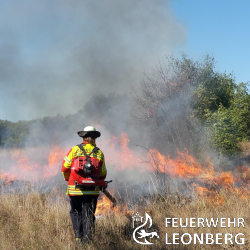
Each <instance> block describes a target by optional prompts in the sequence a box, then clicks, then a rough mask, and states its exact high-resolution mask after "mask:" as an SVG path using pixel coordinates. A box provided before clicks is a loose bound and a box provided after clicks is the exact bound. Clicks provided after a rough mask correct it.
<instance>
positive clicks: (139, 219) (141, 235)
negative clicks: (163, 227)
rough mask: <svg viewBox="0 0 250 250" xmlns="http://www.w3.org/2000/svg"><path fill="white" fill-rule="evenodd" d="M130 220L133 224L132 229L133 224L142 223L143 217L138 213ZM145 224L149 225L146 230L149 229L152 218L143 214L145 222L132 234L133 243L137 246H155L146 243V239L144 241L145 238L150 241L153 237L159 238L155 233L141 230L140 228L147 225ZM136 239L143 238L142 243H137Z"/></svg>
mask: <svg viewBox="0 0 250 250" xmlns="http://www.w3.org/2000/svg"><path fill="white" fill-rule="evenodd" d="M132 218H133V222H132V223H133V228H134V227H135V222H141V223H143V217H142V216H140V215H139V213H138V212H137V213H136V214H135V216H133V217H132ZM147 223H149V226H148V228H150V227H151V226H152V224H153V223H152V218H151V217H150V215H149V214H148V213H146V212H145V222H144V223H143V224H142V225H140V226H138V227H137V228H136V229H135V230H134V232H133V239H134V241H135V242H137V243H139V244H142V245H152V244H155V243H151V242H149V241H147V239H146V238H147V237H149V238H150V239H152V238H154V237H156V238H159V235H158V234H157V232H146V231H145V230H144V229H141V228H142V227H145V226H146V225H147ZM139 229H140V231H139ZM136 237H137V238H138V239H142V238H144V242H142V241H139V240H138V239H137V238H136Z"/></svg>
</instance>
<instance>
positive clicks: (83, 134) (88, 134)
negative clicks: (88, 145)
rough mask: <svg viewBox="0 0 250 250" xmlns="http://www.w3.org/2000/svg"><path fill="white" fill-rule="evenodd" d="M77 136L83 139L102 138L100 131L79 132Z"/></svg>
mask: <svg viewBox="0 0 250 250" xmlns="http://www.w3.org/2000/svg"><path fill="white" fill-rule="evenodd" d="M77 134H78V135H79V136H80V137H82V138H85V137H93V138H98V137H100V136H101V133H100V132H99V131H79V132H77Z"/></svg>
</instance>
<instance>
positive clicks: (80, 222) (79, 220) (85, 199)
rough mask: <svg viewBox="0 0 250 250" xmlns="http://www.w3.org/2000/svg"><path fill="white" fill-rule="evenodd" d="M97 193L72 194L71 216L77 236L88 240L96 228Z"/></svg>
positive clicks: (85, 240)
mask: <svg viewBox="0 0 250 250" xmlns="http://www.w3.org/2000/svg"><path fill="white" fill-rule="evenodd" d="M97 198H98V196H97V195H80V196H70V205H71V210H70V217H71V221H72V224H73V230H74V233H75V237H76V238H82V240H83V241H84V242H87V241H88V240H90V239H91V238H92V234H93V233H94V230H95V225H94V224H95V210H96V204H97Z"/></svg>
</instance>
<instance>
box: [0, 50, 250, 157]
mask: <svg viewBox="0 0 250 250" xmlns="http://www.w3.org/2000/svg"><path fill="white" fill-rule="evenodd" d="M248 91H249V90H248V84H247V83H238V84H237V83H236V82H235V78H234V76H233V75H232V74H226V73H221V72H218V71H217V70H216V68H215V60H214V58H213V57H211V56H210V55H206V56H205V57H204V58H203V59H202V60H199V61H195V60H193V59H192V58H189V57H188V56H187V55H185V54H183V55H182V57H181V58H174V57H172V56H170V57H166V59H165V60H164V62H161V63H159V65H158V66H157V67H155V69H153V72H152V73H151V74H150V75H145V77H144V79H143V81H142V82H141V84H140V86H139V87H138V86H137V87H134V88H133V89H132V91H131V95H122V94H120V95H119V94H109V95H107V96H104V95H99V96H95V97H93V98H92V99H91V100H90V101H89V102H87V103H86V104H85V105H84V106H83V108H82V109H80V110H79V111H77V112H76V114H73V115H67V116H61V115H57V116H55V117H44V118H42V119H36V120H31V121H18V122H10V121H6V120H0V147H24V146H36V145H39V143H41V142H42V141H47V142H51V141H63V140H64V139H65V138H66V135H67V136H68V135H70V134H71V133H75V132H76V130H77V129H78V128H79V127H82V126H83V124H86V125H89V124H90V123H97V124H101V125H102V126H104V127H106V128H107V130H109V131H111V132H112V133H114V134H119V133H120V132H121V131H123V130H124V132H126V130H127V131H128V133H130V131H132V130H131V127H133V126H135V125H136V126H137V127H136V128H140V129H138V133H134V132H133V133H132V132H131V137H134V138H135V140H136V139H137V137H138V138H142V137H145V131H147V132H146V134H147V137H148V138H147V139H148V141H149V145H148V146H149V147H157V148H159V149H161V150H162V151H163V152H164V150H166V151H167V152H170V153H173V154H174V152H176V151H177V150H183V149H184V148H187V149H188V150H189V151H191V152H192V153H193V154H197V155H200V154H203V153H205V151H206V150H208V149H213V150H216V151H217V152H218V153H219V154H225V155H237V154H239V153H240V151H241V148H240V146H239V143H240V142H246V141H249V140H250V95H249V93H248ZM86 120H87V121H88V122H87V123H86ZM118 128H119V129H118ZM142 128H143V129H142ZM133 131H134V130H133ZM142 131H143V133H144V134H141V133H142ZM64 135H65V138H64ZM33 137H36V138H37V140H33V139H31V138H33ZM171 151H172V152H171Z"/></svg>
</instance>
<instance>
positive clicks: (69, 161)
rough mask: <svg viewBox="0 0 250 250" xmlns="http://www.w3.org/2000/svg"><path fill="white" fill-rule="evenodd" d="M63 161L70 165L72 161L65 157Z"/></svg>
mask: <svg viewBox="0 0 250 250" xmlns="http://www.w3.org/2000/svg"><path fill="white" fill-rule="evenodd" d="M64 160H65V161H66V162H68V163H71V162H72V159H71V160H69V159H68V157H67V156H65V157H64Z"/></svg>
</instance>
